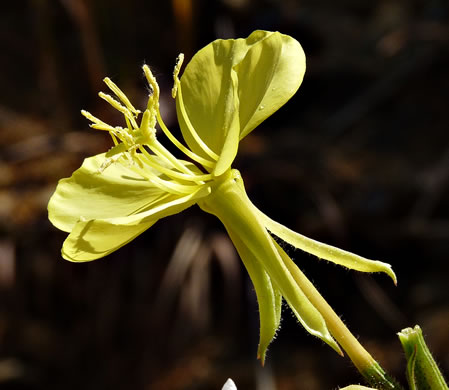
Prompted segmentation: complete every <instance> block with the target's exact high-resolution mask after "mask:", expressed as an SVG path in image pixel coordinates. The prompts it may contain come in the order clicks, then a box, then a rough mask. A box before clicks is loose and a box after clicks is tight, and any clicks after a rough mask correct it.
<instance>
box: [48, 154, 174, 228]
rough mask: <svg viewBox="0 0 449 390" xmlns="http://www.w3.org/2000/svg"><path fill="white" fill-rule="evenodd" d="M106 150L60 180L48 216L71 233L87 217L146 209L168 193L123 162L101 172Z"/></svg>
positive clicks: (122, 213)
mask: <svg viewBox="0 0 449 390" xmlns="http://www.w3.org/2000/svg"><path fill="white" fill-rule="evenodd" d="M104 161H105V153H103V154H99V155H96V156H93V157H90V158H87V159H85V160H84V162H83V164H82V166H81V168H79V169H78V170H76V171H75V172H74V173H73V175H72V176H71V177H69V178H66V179H62V180H60V181H59V183H58V186H57V188H56V191H55V193H54V194H53V196H52V197H51V199H50V202H49V204H48V217H49V219H50V221H51V222H52V223H53V225H55V226H56V227H57V228H58V229H61V230H63V231H65V232H70V231H71V230H72V229H73V227H74V226H75V224H76V223H77V222H78V221H79V220H80V218H84V220H93V219H104V218H112V217H123V216H127V215H131V214H134V213H137V212H139V211H142V210H145V209H147V208H148V207H151V205H152V204H153V203H155V202H158V201H160V200H161V199H163V198H164V197H165V196H166V193H165V192H164V191H162V190H161V189H159V188H157V187H156V186H154V185H153V184H152V183H151V182H149V181H147V180H144V179H142V177H141V176H139V175H137V174H136V173H134V172H133V171H132V170H130V169H129V168H127V167H126V166H124V165H121V164H112V165H111V166H109V167H108V168H106V169H105V170H104V171H103V172H101V173H100V172H99V169H100V167H101V165H102V164H103V163H104Z"/></svg>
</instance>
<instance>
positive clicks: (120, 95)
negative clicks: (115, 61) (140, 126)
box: [103, 77, 140, 116]
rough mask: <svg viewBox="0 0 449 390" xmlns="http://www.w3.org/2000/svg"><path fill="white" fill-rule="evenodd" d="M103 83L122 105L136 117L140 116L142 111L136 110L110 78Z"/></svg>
mask: <svg viewBox="0 0 449 390" xmlns="http://www.w3.org/2000/svg"><path fill="white" fill-rule="evenodd" d="M103 81H104V82H105V84H106V85H107V86H108V87H109V89H110V90H111V91H112V92H114V93H115V95H116V96H117V97H118V98H119V99H120V100H121V101H122V103H123V104H124V105H125V106H126V108H127V109H128V110H129V111H131V112H132V113H133V114H134V115H136V116H137V115H139V114H140V111H139V110H137V109H135V108H134V106H133V105H132V104H131V102H130V101H129V99H128V98H127V96H126V95H125V94H124V93H123V92H122V90H121V89H120V88H119V87H118V86H117V85H116V84H115V83H114V82H113V81H112V80H111V79H110V78H109V77H106V78H104V79H103Z"/></svg>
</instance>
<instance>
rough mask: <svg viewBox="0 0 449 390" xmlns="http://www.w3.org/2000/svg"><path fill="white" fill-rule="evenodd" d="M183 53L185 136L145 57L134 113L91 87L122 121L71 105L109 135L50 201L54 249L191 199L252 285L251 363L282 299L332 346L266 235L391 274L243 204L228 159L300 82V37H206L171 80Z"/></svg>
mask: <svg viewBox="0 0 449 390" xmlns="http://www.w3.org/2000/svg"><path fill="white" fill-rule="evenodd" d="M182 60H183V56H182V55H180V56H179V58H178V62H177V63H176V66H175V71H174V74H173V78H174V87H173V91H172V92H173V97H174V98H175V99H176V110H177V116H178V121H179V125H180V127H181V131H182V135H183V138H184V142H185V143H183V142H181V141H180V140H178V139H176V138H175V137H174V136H173V135H172V133H171V132H170V130H169V129H168V128H167V126H166V125H165V124H164V122H163V120H162V117H161V114H160V111H159V86H158V84H157V82H156V79H155V77H154V75H153V74H152V72H151V70H150V68H149V67H148V66H146V65H145V66H144V67H143V70H144V73H145V76H146V78H147V80H148V83H149V85H150V90H151V92H150V95H149V98H148V104H147V107H146V108H145V109H144V110H143V113H142V112H141V111H139V110H138V109H136V108H135V107H134V106H133V105H132V103H131V102H130V101H129V99H128V98H127V97H126V95H125V94H124V93H123V92H122V91H121V90H120V89H119V87H118V86H117V85H115V84H114V83H113V82H112V81H111V80H110V79H109V78H106V79H105V83H106V84H107V86H108V87H109V88H110V89H111V90H112V92H113V93H114V94H115V97H112V96H110V95H107V94H104V93H100V97H101V98H103V99H104V100H106V101H107V102H108V103H110V104H111V105H112V106H113V107H114V108H115V109H117V110H119V111H120V112H121V113H122V114H123V116H124V119H125V124H126V125H125V126H124V127H119V126H111V125H109V124H107V123H105V122H103V121H101V120H100V119H98V118H96V117H94V116H93V115H92V114H90V113H88V112H86V111H82V114H83V115H84V116H85V117H86V118H87V119H89V120H90V121H91V122H92V124H91V127H93V128H94V129H97V130H103V131H107V132H109V134H110V135H111V137H112V140H113V143H114V146H113V147H112V149H111V150H109V151H108V152H107V153H104V154H100V155H97V156H94V157H90V158H87V159H86V160H85V161H84V163H83V165H82V166H81V168H79V169H78V170H77V171H76V172H74V174H73V175H72V176H71V177H70V178H67V179H63V180H61V181H60V182H59V184H58V187H57V189H56V192H55V193H54V195H53V197H52V198H51V200H50V203H49V205H48V212H49V218H50V221H51V222H52V223H53V224H54V225H55V226H56V227H58V228H59V229H61V230H63V231H66V232H67V233H69V236H68V237H67V239H66V241H65V242H64V245H63V248H62V256H63V257H64V258H65V259H67V260H69V261H73V262H83V261H91V260H95V259H98V258H100V257H104V256H106V255H108V254H109V253H111V252H113V251H115V250H117V249H119V248H120V247H121V246H123V245H125V244H127V243H128V242H129V241H131V240H132V239H134V238H135V237H136V236H138V235H139V234H141V233H143V232H144V231H145V230H147V229H148V228H150V227H151V226H152V225H154V224H155V223H156V222H157V221H158V220H159V219H161V218H164V217H166V216H169V215H172V214H176V213H179V212H180V211H182V210H184V209H186V208H188V207H190V206H192V205H194V204H198V205H199V206H200V207H201V208H202V209H203V210H205V211H207V212H208V213H211V214H213V215H215V216H217V217H218V218H219V219H220V220H221V222H222V223H223V224H224V226H225V227H226V230H227V231H228V233H229V236H230V238H231V240H232V241H233V243H234V245H235V247H236V249H237V251H238V253H239V255H240V257H241V258H242V261H243V263H244V265H245V267H246V269H247V271H248V273H249V276H250V277H251V280H252V282H253V284H254V287H255V292H256V295H257V299H258V303H259V308H260V342H259V349H258V357H259V358H260V359H261V360H262V362H263V361H264V359H265V354H266V351H267V347H268V345H269V344H270V342H271V341H272V339H273V338H274V336H275V333H276V331H277V329H278V327H279V323H280V318H281V306H282V298H284V299H285V301H286V302H287V304H288V305H289V306H290V307H291V309H292V311H293V312H294V314H295V315H296V317H297V318H298V320H299V322H300V323H301V324H302V325H303V326H304V328H305V329H306V330H307V331H308V332H309V333H311V334H313V335H314V336H317V337H319V338H321V339H322V340H323V341H324V342H325V343H327V344H329V345H330V346H331V347H332V348H334V349H335V350H336V351H338V352H339V353H341V350H340V347H339V345H338V343H337V341H338V335H337V336H336V335H335V334H333V331H332V330H330V329H331V328H332V327H329V324H328V323H327V322H328V321H329V320H327V319H326V318H325V316H327V314H326V313H325V312H323V311H322V310H321V309H320V307H319V305H318V306H317V305H315V304H314V303H313V302H312V301H311V300H310V299H309V298H308V297H311V296H313V294H311V292H310V291H309V290H310V289H311V288H313V287H311V286H312V285H311V284H310V285H309V284H307V283H302V285H299V284H298V281H297V280H296V279H295V277H294V276H293V275H294V274H295V272H293V273H292V270H294V269H296V268H297V267H296V265H295V264H294V263H293V262H290V261H289V262H286V257H285V256H287V255H286V254H285V252H283V251H282V250H281V249H280V247H279V246H278V245H277V244H276V242H275V241H274V239H273V238H272V236H271V234H274V235H276V236H277V237H279V238H280V239H282V240H284V241H286V242H288V243H289V244H291V245H293V246H295V247H297V248H300V249H302V250H304V251H306V252H309V253H312V254H314V255H316V256H318V257H320V258H322V259H325V260H328V261H331V262H334V263H336V264H339V265H342V266H345V267H348V268H351V269H355V270H358V271H363V272H385V273H387V274H388V275H389V276H390V277H391V278H392V279H393V280H394V281H396V278H395V275H394V273H393V271H392V270H391V268H390V266H389V265H388V264H385V263H382V262H379V261H371V260H367V259H365V258H362V257H360V256H357V255H354V254H352V253H349V252H346V251H343V250H341V249H337V248H334V247H331V246H329V245H325V244H322V243H320V242H317V241H314V240H311V239H309V238H307V237H304V236H302V235H300V234H298V233H295V232H293V231H291V230H289V229H287V228H286V227H284V226H282V225H281V224H279V223H277V222H274V221H272V220H271V219H270V218H268V217H267V216H266V215H264V214H263V213H262V212H260V211H259V210H258V209H257V208H256V207H255V206H254V205H253V204H252V203H251V201H250V200H249V198H248V197H247V195H246V192H245V188H244V184H243V181H242V179H241V176H240V174H239V172H238V171H237V170H235V169H232V168H231V165H232V162H233V161H234V159H235V157H236V155H237V152H238V147H239V142H240V140H241V139H243V138H244V137H246V136H247V135H248V134H249V133H250V132H251V131H253V130H254V129H255V128H256V127H257V126H258V125H259V124H260V123H261V122H263V121H264V120H265V119H266V118H268V117H269V116H270V115H272V114H273V113H274V112H275V111H277V110H278V109H279V108H280V107H282V106H283V105H284V104H285V103H286V102H287V101H288V100H289V99H290V98H291V97H292V96H293V95H294V94H295V93H296V91H297V90H298V88H299V86H300V85H301V82H302V79H303V76H304V72H305V68H306V65H305V55H304V52H303V50H302V48H301V45H300V44H299V43H298V42H297V41H296V40H295V39H293V38H291V37H289V36H287V35H283V34H280V33H278V32H268V31H255V32H253V33H252V34H251V35H250V36H249V37H248V38H246V39H235V40H233V39H229V40H216V41H214V42H212V43H211V44H209V45H207V46H206V47H204V48H203V49H201V50H200V51H199V52H198V53H197V54H196V55H195V56H194V57H193V58H192V60H191V61H190V62H189V64H188V65H187V66H186V68H185V71H184V73H183V74H182V77H181V78H179V77H178V76H179V74H180V69H181V66H182ZM157 125H159V127H160V129H161V130H162V132H163V133H164V135H165V136H166V137H167V138H168V140H169V141H170V142H171V143H173V144H174V145H175V146H176V147H177V148H178V149H179V150H180V151H181V152H182V153H183V154H184V155H185V160H182V159H178V158H175V157H174V156H173V154H172V153H170V152H169V151H168V150H167V149H166V148H165V147H164V146H163V144H162V143H161V142H160V141H159V139H157V138H156V126H157ZM287 258H288V256H287ZM288 259H289V260H290V258H288ZM292 267H293V268H292ZM314 294H315V295H316V294H318V292H316V290H315V293H314ZM335 338H337V341H335ZM342 345H343V344H342ZM343 347H344V348H345V346H344V345H343Z"/></svg>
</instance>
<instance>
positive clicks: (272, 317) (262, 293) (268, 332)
mask: <svg viewBox="0 0 449 390" xmlns="http://www.w3.org/2000/svg"><path fill="white" fill-rule="evenodd" d="M228 233H229V236H230V237H231V240H232V242H233V244H234V246H235V248H236V249H237V252H238V253H239V256H240V258H241V259H242V261H243V264H244V265H245V268H246V270H247V271H248V274H249V276H250V278H251V281H252V283H253V285H254V289H255V290H256V296H257V302H258V304H259V320H260V339H259V347H258V349H257V357H258V358H259V359H260V360H261V362H262V365H263V364H264V362H265V355H266V352H267V348H268V345H269V344H270V343H271V341H272V340H273V338H274V337H275V335H276V331H277V329H278V328H279V324H280V322H281V309H282V295H281V293H280V292H279V289H277V288H276V287H275V286H274V285H273V283H272V281H271V279H270V277H269V276H268V274H267V273H266V271H265V270H264V269H263V268H262V267H261V266H260V264H259V262H258V261H257V259H256V257H255V256H254V254H253V253H252V252H251V251H250V250H249V248H248V247H247V246H246V245H245V244H244V243H243V241H242V240H241V239H240V237H239V235H238V234H236V233H235V232H233V231H232V230H229V231H228Z"/></svg>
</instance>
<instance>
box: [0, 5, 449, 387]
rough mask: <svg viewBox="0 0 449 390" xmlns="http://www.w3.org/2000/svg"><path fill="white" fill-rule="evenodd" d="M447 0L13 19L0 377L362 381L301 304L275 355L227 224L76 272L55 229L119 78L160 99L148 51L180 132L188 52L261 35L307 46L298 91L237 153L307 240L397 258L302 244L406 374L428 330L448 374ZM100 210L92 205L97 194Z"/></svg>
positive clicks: (300, 383)
mask: <svg viewBox="0 0 449 390" xmlns="http://www.w3.org/2000/svg"><path fill="white" fill-rule="evenodd" d="M448 18H449V3H448V2H447V1H445V0H427V1H424V0H402V1H401V0H383V1H358V0H343V1H339V2H334V1H332V0H303V1H299V0H286V1H280V0H266V1H262V0H258V1H257V0H252V1H251V0H221V1H218V0H217V1H211V0H196V1H194V0H171V1H151V0H147V1H142V0H128V1H126V2H122V1H118V0H110V1H101V0H92V1H87V0H60V1H58V0H52V1H49V0H47V1H46V0H34V1H31V0H30V1H20V0H19V1H15V2H6V3H5V4H3V5H2V11H1V13H0V52H1V53H2V56H1V65H0V66H1V68H0V91H1V92H0V148H1V149H0V151H1V154H0V388H2V389H21V390H22V389H33V390H34V389H36V390H37V389H49V390H51V389H62V388H64V389H78V388H82V389H136V390H137V389H155V390H177V389H191V390H194V389H198V390H199V389H204V390H206V389H211V390H212V389H221V386H222V385H223V383H224V382H225V380H226V379H227V378H228V377H232V378H233V379H234V380H235V382H236V383H237V385H238V387H239V389H258V390H275V389H278V390H290V389H307V390H315V389H335V388H337V386H343V385H348V384H351V383H358V382H360V377H359V375H358V373H357V372H356V371H355V369H354V368H353V367H352V365H351V363H350V361H349V360H348V359H347V358H340V357H339V356H337V355H336V354H335V352H333V351H332V350H331V349H330V348H328V347H327V346H324V345H323V344H322V343H321V342H320V341H319V340H318V339H315V338H313V337H312V336H309V335H307V334H306V332H305V331H304V330H303V329H302V328H301V326H300V325H298V324H297V323H296V320H295V319H294V318H293V316H292V314H291V312H290V311H289V310H288V308H286V307H285V308H284V316H283V322H282V326H281V330H280V332H279V333H278V337H277V339H276V340H275V342H274V343H273V344H272V346H271V348H270V351H269V356H268V364H267V366H266V367H265V368H263V369H262V368H260V365H259V363H258V361H256V348H257V341H258V311H257V304H256V302H255V294H254V292H253V289H252V286H251V284H250V282H249V280H248V276H247V274H246V272H245V270H244V268H243V266H242V265H241V263H240V260H239V259H238V257H237V255H236V253H235V252H234V249H233V247H232V245H231V243H230V241H229V240H228V238H227V236H226V234H225V232H224V229H223V228H222V226H220V223H219V221H218V220H214V219H213V218H212V217H211V216H210V215H206V214H205V213H203V212H201V210H200V209H199V208H197V207H194V208H191V209H189V210H187V211H186V212H184V213H182V214H180V215H177V216H174V217H170V218H168V219H166V220H163V221H160V222H158V223H157V224H156V226H154V227H153V228H151V229H150V230H149V231H147V232H146V233H144V234H143V235H142V236H140V237H139V238H138V239H136V240H135V241H133V242H132V243H130V244H128V245H126V246H125V247H123V248H122V249H120V250H119V251H118V252H116V253H114V254H112V255H110V256H109V257H108V258H105V259H102V260H98V261H96V262H93V263H87V264H71V263H68V262H66V261H64V260H62V258H61V257H60V248H61V245H62V242H63V240H64V238H65V236H66V235H65V234H64V233H62V232H60V231H58V230H56V229H55V228H54V227H53V226H51V224H50V223H49V222H48V220H47V214H46V204H47V202H48V199H49V197H50V196H51V194H52V192H53V191H54V189H55V186H56V183H57V180H58V179H60V178H62V177H67V176H69V175H70V174H71V173H72V172H73V171H74V170H75V169H76V168H78V167H79V165H80V164H81V162H82V160H83V158H85V157H87V156H90V155H93V154H96V153H100V152H103V151H105V150H106V149H107V148H109V147H110V145H111V142H110V139H108V137H106V136H105V135H104V134H100V133H99V132H95V131H93V130H91V129H89V128H88V124H87V122H86V121H85V120H84V118H82V117H81V115H80V114H79V111H80V109H87V110H89V111H91V112H92V113H93V114H94V115H96V116H98V117H100V118H102V119H104V120H105V121H106V122H112V123H116V122H117V121H118V120H119V118H118V117H117V116H116V114H115V113H114V112H113V110H112V109H111V108H110V107H108V106H107V104H105V103H104V102H102V101H101V100H100V99H99V98H98V97H97V92H98V91H99V90H106V88H105V86H104V85H102V81H101V80H102V79H103V77H105V76H106V75H108V76H110V77H111V78H112V79H113V80H114V81H115V82H116V83H118V84H119V85H120V87H121V88H122V89H123V90H124V91H126V93H127V94H128V96H130V97H132V100H133V102H135V103H136V105H137V106H143V105H144V104H145V99H146V88H145V82H144V78H143V76H142V72H141V68H140V67H141V65H142V64H143V63H144V62H145V63H148V64H149V65H151V66H152V68H153V70H154V71H155V74H156V76H157V77H158V81H159V83H160V86H161V89H162V91H163V96H162V101H161V104H162V111H163V116H164V118H165V120H166V123H167V124H169V125H170V127H171V128H172V129H173V130H174V131H176V117H175V115H174V110H173V102H172V100H171V99H170V98H169V94H170V89H171V83H172V69H173V66H174V63H175V58H176V56H177V54H178V53H179V52H181V51H182V52H184V53H185V54H186V56H187V60H188V59H189V58H190V57H191V56H192V54H193V53H195V51H196V50H198V49H199V48H201V47H202V46H204V45H206V44H207V43H209V42H210V41H212V40H214V39H216V38H234V37H246V36H247V35H249V34H250V33H251V32H252V31H253V30H255V29H267V30H278V31H281V32H283V33H286V34H290V35H292V36H293V37H295V38H296V39H298V41H299V42H301V44H302V45H303V47H304V50H305V52H306V55H307V60H308V69H307V72H306V76H305V80H304V82H303V85H302V86H301V88H300V90H299V91H298V93H297V94H296V96H295V97H293V99H292V100H291V101H290V102H289V103H288V104H287V105H286V106H284V107H283V108H282V109H281V110H279V112H277V113H276V114H275V115H273V116H272V117H271V118H270V119H269V120H267V121H266V122H264V123H263V124H261V125H260V127H259V128H258V129H257V130H256V131H254V132H253V133H252V134H251V135H250V136H248V137H247V139H246V140H245V141H244V142H243V143H242V144H241V148H240V152H239V156H238V159H237V161H236V162H235V164H234V167H236V168H238V169H239V170H240V171H241V172H242V175H243V176H244V180H245V183H246V186H247V190H248V193H249V195H250V198H251V199H252V200H253V201H254V202H255V203H256V205H257V206H258V207H259V208H260V209H261V210H264V211H265V212H266V213H267V214H268V215H270V216H272V217H273V218H274V219H276V220H278V221H280V222H281V223H284V224H285V225H287V226H289V227H291V228H293V229H294V230H297V231H299V232H301V233H303V234H306V235H308V236H310V237H313V238H316V239H319V240H322V241H325V242H327V243H330V244H334V245H337V246H340V247H342V248H345V249H348V250H351V251H354V252H357V253H359V254H361V255H364V256H366V257H369V258H376V259H381V260H384V261H387V262H389V263H391V264H392V265H393V268H394V270H395V271H396V273H397V275H398V279H399V284H398V287H394V286H393V285H392V283H391V282H390V281H389V280H387V277H386V276H384V275H362V274H357V273H355V272H349V271H346V270H343V269H341V268H339V267H336V266H333V265H330V264H325V263H324V262H320V261H318V260H317V259H315V258H313V257H312V256H310V255H307V254H304V253H302V252H300V251H295V250H292V249H291V248H290V249H289V253H290V255H291V256H292V257H293V258H294V259H295V261H297V263H298V264H299V265H300V266H301V268H302V269H303V270H304V271H305V272H306V274H307V275H308V276H309V277H310V278H311V280H313V281H314V283H316V285H317V286H318V288H319V290H320V291H321V292H322V294H323V295H324V296H325V297H326V298H327V299H328V301H329V302H330V303H331V304H332V305H333V307H334V308H335V309H336V311H337V312H338V313H339V314H340V315H341V316H342V318H343V319H344V320H345V321H346V323H347V324H348V326H349V327H350V329H352V330H353V332H354V333H355V334H356V335H357V336H359V338H360V340H361V342H362V344H364V345H365V346H366V347H367V348H368V349H369V351H370V352H371V353H372V354H373V355H374V356H375V357H376V358H378V359H379V361H380V362H381V363H382V365H383V366H384V367H385V368H386V369H388V370H389V371H390V372H391V373H392V374H394V375H396V376H397V377H399V378H400V379H401V380H404V377H403V372H404V370H405V361H404V359H403V356H402V352H401V347H400V344H399V341H398V340H397V337H396V335H395V333H396V332H398V331H399V330H400V329H402V328H403V327H406V326H413V325H415V324H417V323H418V324H420V325H421V327H422V328H423V330H424V334H425V335H426V337H427V340H428V342H429V344H430V346H431V349H432V351H433V352H434V354H435V356H436V358H437V359H438V360H439V363H440V366H441V368H442V370H443V371H444V372H445V373H446V376H447V375H448V374H449V301H448V298H449V289H448V283H449V272H448V270H449V266H448V264H449V128H448V123H449V121H448V117H449V114H448V109H449V106H448V102H449V73H448V69H449V45H448V38H449V25H448ZM86 201H88V199H86Z"/></svg>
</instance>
